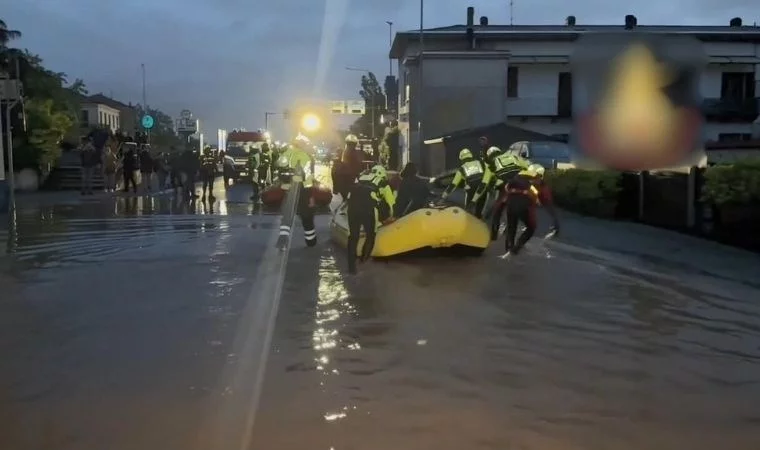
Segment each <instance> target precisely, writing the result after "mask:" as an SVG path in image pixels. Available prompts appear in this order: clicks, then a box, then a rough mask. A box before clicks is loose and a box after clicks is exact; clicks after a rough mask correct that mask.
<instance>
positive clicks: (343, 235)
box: [330, 204, 491, 258]
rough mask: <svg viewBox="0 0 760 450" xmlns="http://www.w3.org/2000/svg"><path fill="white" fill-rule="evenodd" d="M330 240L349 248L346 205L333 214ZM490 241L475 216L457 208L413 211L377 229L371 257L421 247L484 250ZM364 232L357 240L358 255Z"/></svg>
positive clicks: (438, 207) (384, 255)
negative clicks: (462, 247)
mask: <svg viewBox="0 0 760 450" xmlns="http://www.w3.org/2000/svg"><path fill="white" fill-rule="evenodd" d="M330 232H331V234H332V238H333V240H335V241H336V242H338V243H339V244H340V245H341V246H343V247H346V246H347V245H348V217H347V216H346V205H345V204H343V205H341V207H340V208H338V210H337V211H336V212H335V214H333V218H332V221H331V223H330ZM490 242H491V231H490V229H489V228H488V226H487V225H486V224H485V223H484V222H483V221H482V220H480V219H478V218H477V217H475V216H473V215H472V214H469V213H468V212H466V211H465V210H464V209H462V208H461V207H459V206H434V207H429V208H423V209H420V210H417V211H414V212H412V213H410V214H407V215H406V216H404V217H402V218H400V219H398V220H396V221H395V222H392V223H390V224H387V225H383V226H381V227H380V228H379V229H378V230H377V238H376V240H375V248H374V250H373V252H372V256H374V257H379V258H382V257H388V256H395V255H400V254H402V253H407V252H411V251H414V250H419V249H423V248H448V247H455V246H464V247H469V248H470V249H472V250H474V251H483V250H485V249H486V247H488V244H489V243H490ZM363 243H364V233H362V237H361V238H360V239H359V246H358V248H359V253H361V247H362V245H363Z"/></svg>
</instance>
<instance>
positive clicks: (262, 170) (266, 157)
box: [258, 142, 272, 188]
mask: <svg viewBox="0 0 760 450" xmlns="http://www.w3.org/2000/svg"><path fill="white" fill-rule="evenodd" d="M271 164H272V149H271V148H270V147H269V144H268V143H267V142H264V143H263V144H261V151H260V152H259V167H258V169H259V180H258V181H259V184H260V185H261V188H266V187H267V186H269V185H270V184H272V177H271V173H270V170H269V168H270V166H271Z"/></svg>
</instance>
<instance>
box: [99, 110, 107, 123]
mask: <svg viewBox="0 0 760 450" xmlns="http://www.w3.org/2000/svg"><path fill="white" fill-rule="evenodd" d="M99 118H100V120H99V121H98V124H99V125H103V124H104V123H106V120H105V114H103V112H102V111H101V112H100V115H99Z"/></svg>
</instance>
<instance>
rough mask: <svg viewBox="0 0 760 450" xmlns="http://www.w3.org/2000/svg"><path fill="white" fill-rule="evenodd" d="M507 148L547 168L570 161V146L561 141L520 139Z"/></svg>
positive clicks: (553, 167) (554, 167)
mask: <svg viewBox="0 0 760 450" xmlns="http://www.w3.org/2000/svg"><path fill="white" fill-rule="evenodd" d="M509 150H511V151H515V152H517V153H518V154H519V155H520V156H522V157H523V158H527V159H529V160H530V161H531V162H533V163H535V164H541V165H542V166H544V167H546V168H547V169H556V168H557V166H558V165H564V164H570V163H572V151H571V148H570V146H569V145H567V144H565V143H563V142H554V141H534V142H528V141H521V142H515V143H514V144H512V145H510V146H509Z"/></svg>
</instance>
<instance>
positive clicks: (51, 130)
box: [14, 98, 74, 168]
mask: <svg viewBox="0 0 760 450" xmlns="http://www.w3.org/2000/svg"><path fill="white" fill-rule="evenodd" d="M25 107H26V108H25V109H26V111H25V112H26V118H27V132H26V133H24V134H23V135H22V136H20V137H19V138H18V140H19V141H21V142H20V146H19V148H18V157H17V161H16V165H17V167H18V168H27V167H30V168H33V167H46V166H47V165H48V164H53V163H54V162H55V161H56V160H57V159H58V157H59V156H60V154H61V150H60V148H61V140H62V139H63V137H64V136H65V135H66V133H67V132H68V131H69V129H70V128H71V127H72V126H73V125H74V121H73V120H72V118H71V117H70V116H69V114H67V111H61V110H57V109H56V105H55V102H54V100H53V99H49V98H48V99H34V98H33V99H30V100H28V101H27V102H26V104H25ZM16 153H17V152H14V154H16Z"/></svg>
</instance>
